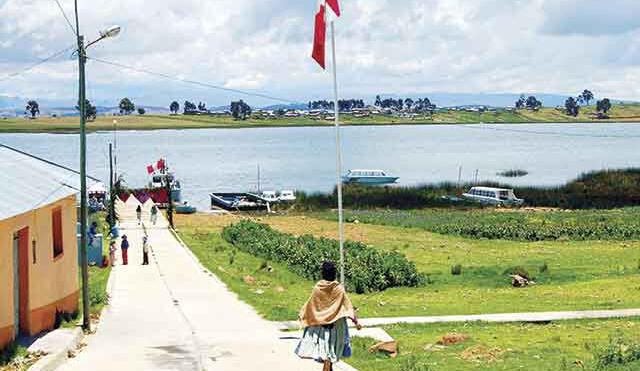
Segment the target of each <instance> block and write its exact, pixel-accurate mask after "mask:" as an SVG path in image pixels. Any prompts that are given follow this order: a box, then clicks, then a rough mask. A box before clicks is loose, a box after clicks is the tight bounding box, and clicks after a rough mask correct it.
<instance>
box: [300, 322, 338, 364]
mask: <svg viewBox="0 0 640 371" xmlns="http://www.w3.org/2000/svg"><path fill="white" fill-rule="evenodd" d="M295 353H296V354H297V355H298V356H299V357H300V358H309V359H314V360H316V361H318V362H324V361H331V362H332V363H335V362H338V361H339V360H340V359H341V358H346V357H351V339H350V338H349V326H347V319H346V318H341V319H339V320H337V321H336V322H334V323H332V324H331V325H326V326H311V327H307V328H305V329H304V334H303V335H302V339H300V342H299V343H298V346H297V347H296V350H295Z"/></svg>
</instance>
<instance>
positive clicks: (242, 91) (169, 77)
mask: <svg viewBox="0 0 640 371" xmlns="http://www.w3.org/2000/svg"><path fill="white" fill-rule="evenodd" d="M87 59H91V60H94V61H96V62H98V63H102V64H106V65H110V66H113V67H119V68H122V69H126V70H131V71H135V72H139V73H145V74H148V75H152V76H157V77H162V78H165V79H168V80H175V81H179V82H183V83H186V84H191V85H198V86H201V87H205V88H210V89H216V90H221V91H227V92H231V93H238V94H242V95H246V96H251V97H257V98H264V99H268V100H272V101H277V102H283V103H288V104H295V103H298V102H296V101H292V100H290V99H285V98H279V97H275V96H271V95H267V94H261V93H252V92H248V91H244V90H240V89H232V88H225V87H223V86H219V85H214V84H209V83H206V82H202V81H196V80H190V79H184V78H181V77H178V76H172V75H168V74H165V73H160V72H155V71H151V70H148V69H144V68H138V67H132V66H127V65H124V64H122V63H117V62H110V61H105V60H103V59H98V58H94V57H87Z"/></svg>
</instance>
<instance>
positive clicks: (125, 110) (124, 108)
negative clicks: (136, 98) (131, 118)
mask: <svg viewBox="0 0 640 371" xmlns="http://www.w3.org/2000/svg"><path fill="white" fill-rule="evenodd" d="M118 108H120V114H121V115H130V114H131V112H133V111H135V109H136V106H135V104H133V102H132V101H131V100H130V99H129V98H122V100H121V101H120V104H118Z"/></svg>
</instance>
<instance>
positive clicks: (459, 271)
mask: <svg viewBox="0 0 640 371" xmlns="http://www.w3.org/2000/svg"><path fill="white" fill-rule="evenodd" d="M451 274H453V275H454V276H459V275H461V274H462V265H460V264H456V265H454V266H452V267H451Z"/></svg>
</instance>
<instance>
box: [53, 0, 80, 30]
mask: <svg viewBox="0 0 640 371" xmlns="http://www.w3.org/2000/svg"><path fill="white" fill-rule="evenodd" d="M54 1H55V2H56V4H58V8H59V9H60V12H61V13H62V16H63V17H64V19H65V20H66V21H67V24H68V25H69V28H71V32H72V33H73V36H76V28H75V27H73V24H72V23H71V21H70V20H69V17H67V13H65V12H64V8H62V5H60V2H59V1H58V0H54Z"/></svg>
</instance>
